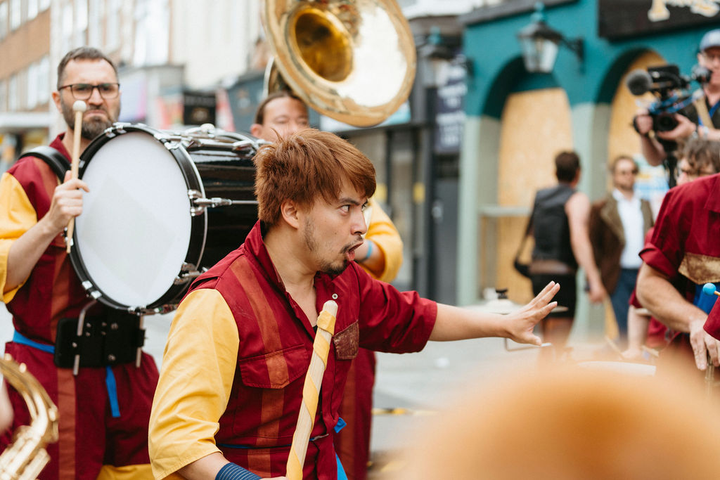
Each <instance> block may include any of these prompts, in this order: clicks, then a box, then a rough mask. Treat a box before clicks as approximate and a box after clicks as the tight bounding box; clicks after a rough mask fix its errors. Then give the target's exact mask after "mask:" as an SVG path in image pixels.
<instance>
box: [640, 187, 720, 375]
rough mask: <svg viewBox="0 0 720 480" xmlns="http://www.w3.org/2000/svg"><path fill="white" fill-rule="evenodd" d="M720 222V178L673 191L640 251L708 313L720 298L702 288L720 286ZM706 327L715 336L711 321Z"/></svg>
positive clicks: (664, 202)
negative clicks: (705, 285) (710, 294)
mask: <svg viewBox="0 0 720 480" xmlns="http://www.w3.org/2000/svg"><path fill="white" fill-rule="evenodd" d="M719 219H720V175H713V176H710V177H704V178H700V179H698V180H695V181H693V182H691V183H688V184H685V185H680V186H678V187H675V188H672V189H670V191H669V192H668V193H667V194H666V195H665V199H664V200H663V204H662V207H661V208H660V212H659V213H658V217H657V222H656V224H655V231H654V232H653V235H652V238H651V240H650V241H649V242H648V243H647V244H646V245H645V248H644V249H643V251H642V252H640V256H641V257H642V259H643V261H644V262H645V263H646V264H647V265H649V266H651V267H652V268H654V269H655V270H657V271H658V272H660V273H662V274H663V275H665V276H666V277H667V278H668V279H669V280H670V282H672V283H673V285H675V287H676V288H677V289H678V290H679V291H680V292H681V293H682V294H683V295H684V296H685V298H686V299H687V300H688V302H690V303H693V304H695V305H696V306H698V308H700V309H702V310H705V311H709V309H710V307H711V306H712V304H713V303H714V301H715V299H714V297H709V296H707V295H705V294H703V293H702V292H701V289H702V286H703V285H704V284H705V283H708V282H711V283H716V282H720V243H719V242H718V241H717V240H718V238H720V237H719V235H720V221H718V220H719ZM709 327H710V328H709ZM705 329H706V330H707V331H708V333H710V334H711V335H713V329H712V328H711V322H708V323H707V324H706V325H705ZM715 334H717V331H716V333H715ZM675 336H677V333H676V334H675ZM690 358H691V359H692V356H691V357H690ZM691 361H692V360H691Z"/></svg>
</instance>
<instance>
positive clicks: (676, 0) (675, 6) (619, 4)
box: [598, 0, 720, 39]
mask: <svg viewBox="0 0 720 480" xmlns="http://www.w3.org/2000/svg"><path fill="white" fill-rule="evenodd" d="M719 21H720V0H598V33H599V35H600V36H601V37H605V38H609V39H616V38H623V37H630V36H635V35H647V34H652V33H660V32H667V31H668V30H674V29H678V28H685V27H695V26H702V25H708V26H710V25H717V24H718V22H719Z"/></svg>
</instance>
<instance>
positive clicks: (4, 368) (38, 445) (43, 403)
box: [0, 355, 58, 480]
mask: <svg viewBox="0 0 720 480" xmlns="http://www.w3.org/2000/svg"><path fill="white" fill-rule="evenodd" d="M0 373H2V375H3V376H4V377H5V381H6V382H7V383H9V384H10V385H12V386H13V387H14V388H15V390H17V391H18V392H19V393H20V395H22V397H23V399H24V400H25V403H26V404H27V407H28V410H29V412H30V419H31V422H30V425H25V426H22V427H20V428H18V429H17V431H16V432H15V434H14V435H15V436H14V438H13V443H12V444H11V445H10V446H8V447H7V449H5V451H4V452H3V453H2V455H0V480H15V479H18V480H30V479H35V478H37V476H38V475H39V474H40V472H41V471H42V469H43V468H44V467H45V465H46V464H47V463H48V461H49V460H50V456H49V455H48V453H47V452H46V451H45V445H47V444H48V443H53V442H56V441H57V439H58V412H57V407H55V404H54V403H53V402H52V400H50V397H49V396H48V394H47V392H46V391H45V389H44V388H43V387H42V385H40V382H38V381H37V379H36V378H35V377H33V376H32V375H31V374H30V373H29V372H28V371H27V367H26V366H25V364H23V363H21V364H18V363H16V362H15V361H13V359H12V358H11V357H10V355H5V358H4V359H0Z"/></svg>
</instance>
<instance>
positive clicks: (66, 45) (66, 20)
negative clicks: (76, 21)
mask: <svg viewBox="0 0 720 480" xmlns="http://www.w3.org/2000/svg"><path fill="white" fill-rule="evenodd" d="M61 15H62V16H61V23H60V32H61V34H60V35H61V36H60V51H62V52H67V51H69V50H71V49H72V35H73V8H72V5H71V4H69V3H68V4H66V5H64V6H63V9H62V14H61Z"/></svg>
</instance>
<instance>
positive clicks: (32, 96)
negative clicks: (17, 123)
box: [25, 63, 38, 110]
mask: <svg viewBox="0 0 720 480" xmlns="http://www.w3.org/2000/svg"><path fill="white" fill-rule="evenodd" d="M37 84H38V66H37V63H31V64H30V66H29V67H28V70H27V86H26V94H27V97H26V98H25V104H26V105H27V108H28V109H30V110H32V109H33V108H35V106H37V104H38V98H37V93H38V90H37V89H38V85H37Z"/></svg>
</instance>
